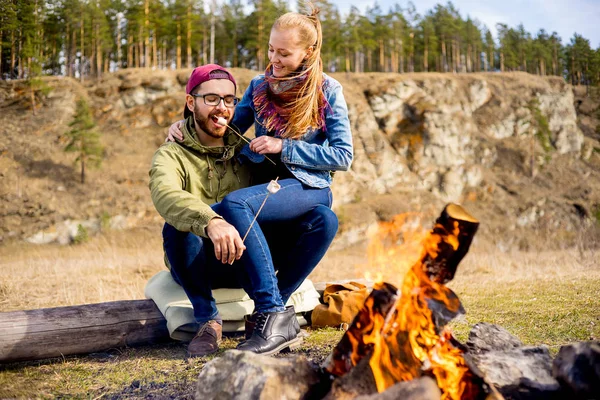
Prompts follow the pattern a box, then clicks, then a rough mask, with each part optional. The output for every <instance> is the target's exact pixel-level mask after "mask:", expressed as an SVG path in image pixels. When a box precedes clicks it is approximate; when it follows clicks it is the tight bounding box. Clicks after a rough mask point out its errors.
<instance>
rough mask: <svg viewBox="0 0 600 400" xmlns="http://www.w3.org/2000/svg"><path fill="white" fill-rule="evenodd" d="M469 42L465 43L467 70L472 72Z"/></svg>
mask: <svg viewBox="0 0 600 400" xmlns="http://www.w3.org/2000/svg"><path fill="white" fill-rule="evenodd" d="M471 50H472V49H471V44H468V45H467V72H473V60H472V59H471Z"/></svg>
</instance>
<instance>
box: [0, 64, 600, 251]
mask: <svg viewBox="0 0 600 400" xmlns="http://www.w3.org/2000/svg"><path fill="white" fill-rule="evenodd" d="M233 73H234V74H235V75H236V77H238V85H239V88H240V89H242V90H243V89H244V88H245V87H246V86H247V84H248V83H249V81H250V79H251V78H252V77H253V76H254V75H255V72H253V71H248V70H233ZM188 75H189V71H179V72H173V71H156V72H148V71H140V70H128V71H122V72H119V73H116V74H112V75H110V76H107V77H106V78H105V79H103V80H101V81H99V82H93V83H92V82H90V83H88V84H87V85H86V87H85V91H86V92H87V93H88V95H89V97H90V99H91V101H92V104H93V105H94V109H95V115H96V117H97V120H98V122H99V126H100V130H101V131H102V132H103V141H104V143H105V144H106V149H107V150H106V157H105V161H104V164H103V167H102V169H101V170H100V172H93V173H91V174H93V175H92V180H91V182H90V184H89V185H88V186H89V188H92V189H91V192H92V193H91V194H90V190H83V189H82V188H81V187H80V186H78V185H77V184H76V183H73V182H71V178H72V177H71V176H69V174H68V173H67V172H66V167H67V166H68V164H69V162H68V161H69V159H68V157H67V156H65V155H64V154H63V153H62V151H61V147H60V144H61V143H62V140H63V139H62V137H63V136H62V135H63V134H64V131H65V130H66V129H67V128H68V127H67V126H66V123H68V120H69V118H70V117H71V116H72V114H73V106H72V104H73V101H74V100H73V99H74V97H75V95H74V93H75V92H76V91H77V90H79V89H80V86H79V85H78V84H77V83H76V82H74V81H70V80H56V79H55V80H52V82H51V84H52V86H53V87H55V90H53V91H52V92H50V96H49V97H47V98H45V99H42V100H43V102H44V104H45V106H44V107H45V109H44V110H43V111H42V112H41V113H40V114H41V117H40V116H38V117H33V118H32V117H30V116H29V115H24V113H23V112H20V113H19V112H18V110H22V108H23V107H25V106H26V104H24V103H23V102H24V101H25V100H24V99H21V97H20V96H21V95H22V94H20V92H19V88H18V85H16V86H15V84H14V83H13V86H12V87H10V86H9V84H3V86H2V87H1V88H0V104H3V105H2V107H3V109H4V110H5V111H6V112H5V113H4V114H5V116H4V117H0V118H2V120H3V121H2V126H1V127H0V138H2V141H3V143H2V146H1V147H2V149H0V152H2V158H5V160H4V161H2V162H0V173H1V174H3V176H4V177H7V178H8V179H3V181H4V182H2V183H0V188H1V192H0V220H1V221H2V223H0V226H1V228H0V229H2V230H3V231H2V232H0V235H2V236H3V237H5V238H6V237H10V236H16V237H27V236H29V235H31V234H32V233H34V231H35V230H36V229H40V228H41V229H44V228H47V227H48V226H51V225H53V224H57V223H60V222H61V221H62V220H64V219H67V218H88V219H89V218H94V217H96V218H98V216H99V215H100V214H102V213H104V214H106V213H107V214H108V215H111V216H114V215H117V214H118V215H122V216H123V215H125V216H128V217H129V218H131V217H132V216H135V218H134V219H135V220H136V221H137V222H132V224H136V223H142V221H144V220H154V221H156V220H157V216H156V213H155V212H154V210H153V208H152V204H151V202H150V200H149V196H148V195H147V189H146V187H145V185H146V182H147V177H146V176H147V167H148V164H149V162H150V158H151V155H152V152H153V151H154V149H155V148H156V146H158V145H159V144H160V143H161V141H162V140H163V138H164V134H165V131H166V129H165V127H166V126H168V125H169V124H170V123H171V122H172V121H175V120H177V119H179V118H180V115H181V110H182V108H183V85H184V84H185V82H186V80H187V77H188ZM334 77H335V78H336V79H338V80H339V81H340V82H341V83H342V85H343V86H344V93H345V97H346V100H347V102H348V108H349V113H350V120H351V124H352V129H353V137H354V145H355V160H354V163H353V165H352V168H351V171H349V172H347V173H339V174H336V177H335V181H334V186H333V189H334V196H335V209H336V210H337V212H338V214H339V216H340V221H341V222H342V224H341V231H340V235H339V238H338V239H337V241H336V246H338V247H343V246H347V245H349V244H351V243H353V242H356V241H360V240H363V239H364V238H365V236H364V234H365V232H366V230H368V229H369V227H372V226H373V224H374V223H375V222H376V221H378V220H381V219H389V218H391V217H392V216H393V215H395V214H398V213H402V212H411V211H418V212H427V211H428V210H435V211H432V213H433V214H435V213H436V212H438V211H439V209H440V208H441V206H442V205H443V204H444V203H445V202H448V201H455V202H461V203H464V204H465V205H466V206H467V208H469V209H471V210H473V213H474V214H475V215H477V216H478V217H479V218H480V219H482V231H483V235H482V237H484V238H487V239H489V240H490V241H491V242H492V243H494V244H496V245H498V246H504V247H506V248H511V247H514V246H519V247H529V246H532V245H534V242H535V241H532V240H531V237H532V236H533V235H536V234H538V235H539V234H543V235H550V236H552V237H555V238H556V240H560V241H561V243H564V245H571V244H573V243H574V242H575V241H576V240H577V239H578V233H577V232H580V229H581V227H582V226H586V224H587V225H589V224H590V221H593V220H594V218H596V216H597V213H598V212H599V211H598V210H599V207H600V179H599V178H600V168H599V166H600V155H599V154H598V149H600V144H599V143H598V140H597V138H596V137H593V136H591V135H588V137H585V136H584V134H583V133H582V131H581V129H580V128H579V126H578V115H577V113H576V109H575V106H574V103H575V100H574V96H573V90H572V88H571V86H569V85H567V84H565V83H564V81H563V80H562V79H560V78H542V77H537V76H532V75H528V74H525V73H511V74H492V73H490V74H464V75H451V74H435V73H430V74H405V75H396V74H364V75H354V74H348V75H345V74H334ZM65 88H66V89H65ZM59 93H62V94H60V95H59ZM66 103H69V104H66ZM592 107H593V106H592ZM36 118H37V119H36ZM38 128H39V129H38ZM32 129H33V130H34V131H35V133H34V134H32V133H31V132H30V131H31V130H32ZM32 137H33V142H34V144H35V145H34V146H32V144H31V143H32V140H31V139H32ZM44 141H46V143H47V145H46V146H44V143H43V142H44ZM5 143H6V144H5ZM32 147H33V148H34V150H32ZM35 149H37V151H35ZM41 160H46V161H47V163H48V165H49V167H48V168H46V169H45V170H46V173H47V174H49V175H52V178H51V179H52V180H53V181H54V183H53V184H51V185H48V184H46V186H47V187H48V186H50V188H52V186H54V188H55V189H56V188H58V187H60V188H62V191H61V192H58V193H57V192H56V191H52V190H51V191H50V192H51V193H48V192H47V191H46V192H45V191H43V190H41V189H39V190H37V191H36V190H35V189H30V191H31V193H30V194H29V195H25V196H26V197H27V198H28V201H27V202H26V203H29V206H31V205H32V203H35V206H34V210H33V212H32V210H31V209H24V208H23V206H22V202H21V201H15V200H19V199H21V200H22V199H23V196H24V194H23V193H20V196H21V197H15V196H16V194H15V192H14V185H15V184H16V182H17V180H18V179H20V180H21V181H23V180H24V179H26V180H31V182H30V183H32V186H31V187H32V188H41V186H43V185H40V181H43V180H44V176H43V174H44V171H43V170H44V168H41V167H40V162H41ZM58 170H60V171H63V172H62V176H60V177H57V176H55V174H56V171H58ZM15 171H17V172H19V178H18V179H17V178H16V177H15ZM53 171H54V172H53ZM45 179H46V182H47V180H48V179H50V178H49V176H46V177H45ZM34 181H35V182H37V183H36V184H33V182H34ZM94 187H95V189H94ZM89 197H92V199H89ZM67 198H68V199H67ZM73 199H78V200H73ZM92 200H93V201H92ZM64 202H67V203H69V204H72V206H71V207H69V208H68V209H64V208H62V207H61V206H60V205H58V204H59V203H64ZM19 203H21V204H20V205H19ZM48 204H54V206H52V207H53V208H51V209H49V210H48V212H47V213H36V211H35V210H36V208H35V207H38V208H41V209H46V208H48ZM30 219H36V221H37V222H36V223H35V224H34V223H32V222H31V223H30V221H29V220H30ZM158 219H159V218H158ZM40 221H43V222H41V223H40Z"/></svg>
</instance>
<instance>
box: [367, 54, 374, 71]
mask: <svg viewBox="0 0 600 400" xmlns="http://www.w3.org/2000/svg"><path fill="white" fill-rule="evenodd" d="M372 54H373V52H372V51H371V49H368V50H367V70H368V71H369V72H372V71H373V64H372V62H373V59H372Z"/></svg>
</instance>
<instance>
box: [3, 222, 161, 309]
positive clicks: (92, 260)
mask: <svg viewBox="0 0 600 400" xmlns="http://www.w3.org/2000/svg"><path fill="white" fill-rule="evenodd" d="M162 260H163V254H162V245H161V239H160V227H159V226H157V227H155V228H146V229H135V230H128V231H112V232H109V233H108V234H107V235H103V236H98V237H95V238H92V239H91V240H90V241H89V242H86V243H83V244H81V245H73V246H59V245H52V246H50V245H48V246H36V245H31V244H25V243H18V244H13V245H11V246H4V247H0V282H2V283H1V284H0V311H12V310H23V309H33V308H42V307H55V306H67V305H75V304H85V303H99V302H105V301H113V300H128V299H141V298H143V297H144V286H145V284H146V282H147V281H148V278H150V277H151V276H152V275H154V274H155V273H156V272H158V271H160V270H161V269H164V264H163V261H162Z"/></svg>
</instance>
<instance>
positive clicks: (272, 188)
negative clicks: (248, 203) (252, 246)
mask: <svg viewBox="0 0 600 400" xmlns="http://www.w3.org/2000/svg"><path fill="white" fill-rule="evenodd" d="M278 179H279V177H277V178H275V180H274V181H271V182H269V185H268V186H267V197H265V199H264V200H263V202H262V204H261V205H260V208H259V209H258V211H257V212H256V215H255V216H254V219H253V220H252V222H251V223H250V226H249V227H248V230H247V231H246V234H245V235H244V238H243V239H242V243H243V242H244V240H246V237H247V236H248V234H249V233H250V229H252V225H254V222H256V218H258V214H260V211H261V210H262V209H263V207H264V205H265V203H266V202H267V199H268V198H269V196H270V195H272V194H275V193H277V192H278V191H279V189H281V185H280V184H279V183H277V180H278Z"/></svg>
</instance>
